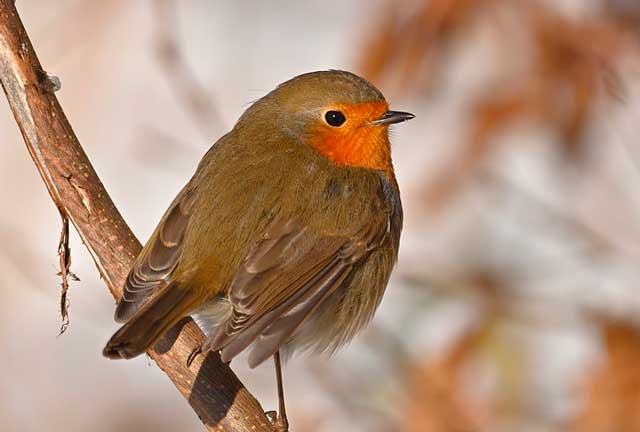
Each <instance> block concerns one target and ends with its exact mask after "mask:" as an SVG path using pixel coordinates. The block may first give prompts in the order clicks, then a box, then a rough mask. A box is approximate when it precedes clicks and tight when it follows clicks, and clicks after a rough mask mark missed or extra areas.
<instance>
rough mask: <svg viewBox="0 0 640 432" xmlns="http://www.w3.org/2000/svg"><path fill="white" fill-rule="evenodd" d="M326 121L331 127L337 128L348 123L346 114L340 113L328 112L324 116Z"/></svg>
mask: <svg viewBox="0 0 640 432" xmlns="http://www.w3.org/2000/svg"><path fill="white" fill-rule="evenodd" d="M324 119H325V120H326V121H327V123H329V124H330V125H331V126H335V127H338V126H342V123H344V122H345V121H347V119H346V118H345V116H344V114H342V113H341V112H340V111H327V113H326V114H325V115H324Z"/></svg>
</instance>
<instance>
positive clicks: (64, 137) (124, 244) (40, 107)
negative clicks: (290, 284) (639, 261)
mask: <svg viewBox="0 0 640 432" xmlns="http://www.w3.org/2000/svg"><path fill="white" fill-rule="evenodd" d="M0 82H1V83H2V88H3V90H4V92H5V94H6V96H7V99H8V101H9V105H10V106H11V110H12V112H13V115H14V117H15V119H16V122H17V124H18V126H19V127H20V131H21V132H22V136H23V138H24V140H25V142H26V144H27V148H28V150H29V153H30V154H31V157H32V158H33V161H34V162H35V164H36V167H37V168H38V170H39V171H40V175H41V176H42V179H43V180H44V183H45V185H46V187H47V189H48V191H49V194H50V195H51V198H52V199H53V201H54V203H55V204H56V206H57V207H58V208H60V209H63V210H64V214H63V225H64V219H65V216H66V217H68V219H69V220H70V221H71V222H72V223H73V225H74V226H75V227H76V229H77V230H78V233H79V234H80V237H81V238H82V240H83V242H84V244H85V245H86V246H87V248H88V250H89V252H90V253H91V256H92V257H93V259H94V261H95V263H96V266H97V267H98V271H99V272H100V275H101V276H102V278H103V279H104V281H105V283H106V284H107V287H108V288H109V290H110V291H111V294H112V295H113V297H114V298H119V297H120V295H121V287H122V283H123V281H124V278H125V277H126V275H127V272H128V270H129V268H130V266H131V264H132V263H133V260H134V258H135V256H136V255H137V254H138V253H139V252H140V249H141V245H140V243H139V242H138V240H137V239H136V238H135V236H134V235H133V233H132V232H131V230H130V229H129V227H128V226H127V224H126V223H125V221H124V220H123V219H122V216H121V215H120V213H119V212H118V210H117V208H116V207H115V205H114V204H113V202H112V201H111V199H110V198H109V195H108V194H107V192H106V190H105V189H104V186H103V185H102V183H101V182H100V179H99V178H98V176H97V175H96V173H95V171H94V169H93V167H92V166H91V163H90V162H89V159H88V158H87V156H86V154H85V153H84V150H83V149H82V147H81V146H80V143H79V142H78V139H77V137H76V136H75V134H74V132H73V130H72V129H71V125H70V124H69V122H68V121H67V118H66V117H65V114H64V112H63V111H62V108H61V107H60V104H59V103H58V100H57V98H56V97H55V95H54V94H53V91H55V87H56V86H55V85H52V84H51V81H50V79H49V76H48V75H47V74H46V73H45V72H44V71H43V69H42V67H41V65H40V62H39V60H38V58H37V56H36V54H35V52H34V50H33V47H32V45H31V42H30V40H29V38H28V36H27V34H26V31H25V29H24V27H23V25H22V22H21V20H20V17H19V16H18V13H17V11H16V9H15V6H14V2H13V0H0ZM62 244H63V246H64V244H65V242H64V241H63V242H62ZM64 249H65V253H64V255H65V256H64V257H63V256H61V263H62V264H63V268H66V264H67V262H68V261H67V260H68V254H67V252H68V249H66V247H65V248H64ZM63 277H64V275H63ZM170 333H172V334H171V335H168V336H167V337H166V338H165V339H164V340H163V341H161V343H159V344H157V345H156V347H154V349H153V350H150V351H149V355H150V356H151V358H153V360H154V361H155V362H156V364H157V365H158V366H159V367H160V368H161V369H162V370H163V371H164V372H165V373H166V374H167V376H168V377H169V378H170V379H171V381H172V382H173V383H174V385H175V386H176V387H177V388H178V390H179V391H180V393H182V395H183V396H184V397H185V398H187V399H188V401H189V403H190V404H191V406H192V408H193V409H194V411H195V412H196V413H197V414H198V416H199V417H200V419H201V420H202V421H203V422H204V423H205V425H206V426H207V429H208V430H222V431H273V427H272V426H271V424H270V423H269V421H268V420H267V418H266V417H265V415H264V412H263V410H262V407H261V406H260V404H259V403H258V402H257V401H256V399H255V398H254V397H253V396H252V395H251V394H250V393H249V392H248V391H247V390H246V388H245V387H244V386H243V385H242V383H241V382H240V381H239V380H238V378H237V377H236V376H235V375H234V373H233V372H232V371H231V369H230V368H229V367H228V366H227V365H225V364H223V363H222V362H221V361H220V357H219V356H218V355H217V354H215V353H210V354H209V355H207V356H206V357H205V356H200V357H199V358H197V359H196V360H195V361H194V362H193V364H192V367H191V368H188V367H187V366H186V359H187V357H188V355H189V353H191V352H192V350H193V348H194V347H195V346H197V345H198V344H199V343H201V342H202V339H203V336H202V332H201V331H200V329H199V328H198V327H197V326H196V325H195V324H194V323H193V322H192V321H190V320H188V321H185V322H184V323H183V325H182V326H179V328H178V327H177V328H176V329H174V330H173V331H171V332H170Z"/></svg>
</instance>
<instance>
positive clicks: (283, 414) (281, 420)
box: [273, 350, 289, 432]
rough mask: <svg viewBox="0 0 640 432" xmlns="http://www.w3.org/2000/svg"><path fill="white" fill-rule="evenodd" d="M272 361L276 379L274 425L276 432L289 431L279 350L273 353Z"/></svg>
mask: <svg viewBox="0 0 640 432" xmlns="http://www.w3.org/2000/svg"><path fill="white" fill-rule="evenodd" d="M273 363H274V364H275V366H276V380H277V381H278V418H277V419H276V421H275V423H274V426H275V427H276V429H277V430H278V432H289V421H288V420H287V410H286V408H285V406H284V384H283V382H282V367H281V365H280V351H279V350H278V351H276V353H275V354H274V355H273Z"/></svg>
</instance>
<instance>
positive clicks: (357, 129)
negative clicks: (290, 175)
mask: <svg viewBox="0 0 640 432" xmlns="http://www.w3.org/2000/svg"><path fill="white" fill-rule="evenodd" d="M388 108H389V107H388V105H387V103H386V102H370V103H362V104H353V105H335V106H330V107H327V108H326V110H325V111H323V113H322V115H323V117H324V114H325V113H326V112H328V111H340V112H341V113H342V114H344V116H345V118H346V121H345V122H344V123H343V124H342V125H341V126H338V127H335V126H331V125H329V124H327V123H326V122H324V121H323V122H322V123H321V124H316V125H314V127H313V129H312V130H311V131H309V137H308V144H309V145H310V146H311V147H313V148H314V149H316V150H317V151H318V152H320V153H321V154H322V155H324V156H325V157H327V158H328V159H329V160H331V161H332V162H333V163H335V164H336V165H339V166H352V167H362V168H371V169H376V170H382V171H384V172H386V173H388V174H392V173H393V167H392V165H391V148H390V145H389V133H388V127H387V126H376V125H374V124H372V123H371V122H372V121H374V120H377V119H379V118H380V117H381V116H382V115H383V114H384V113H385V112H386V111H387V110H388Z"/></svg>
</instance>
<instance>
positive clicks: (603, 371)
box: [570, 322, 640, 432]
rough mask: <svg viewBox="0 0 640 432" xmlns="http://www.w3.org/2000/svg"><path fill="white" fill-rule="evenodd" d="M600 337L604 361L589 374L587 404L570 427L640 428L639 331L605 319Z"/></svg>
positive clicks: (596, 431) (594, 430)
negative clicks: (602, 339)
mask: <svg viewBox="0 0 640 432" xmlns="http://www.w3.org/2000/svg"><path fill="white" fill-rule="evenodd" d="M603 336H604V340H605V347H606V358H605V359H604V364H602V365H601V366H599V367H597V368H596V370H595V371H594V373H593V375H591V376H589V377H588V383H587V386H586V393H587V400H586V404H585V405H584V407H583V410H582V413H581V414H580V415H579V417H578V419H577V420H576V421H575V423H574V424H573V425H572V427H571V428H570V430H571V431H574V432H602V431H621V432H622V431H624V432H634V431H640V368H639V367H638V365H640V330H639V329H638V328H635V327H633V326H631V325H629V324H626V323H621V322H608V323H606V324H605V325H604V327H603Z"/></svg>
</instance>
